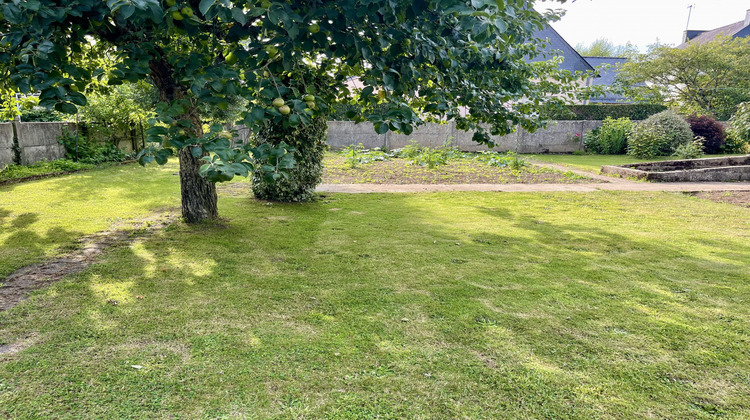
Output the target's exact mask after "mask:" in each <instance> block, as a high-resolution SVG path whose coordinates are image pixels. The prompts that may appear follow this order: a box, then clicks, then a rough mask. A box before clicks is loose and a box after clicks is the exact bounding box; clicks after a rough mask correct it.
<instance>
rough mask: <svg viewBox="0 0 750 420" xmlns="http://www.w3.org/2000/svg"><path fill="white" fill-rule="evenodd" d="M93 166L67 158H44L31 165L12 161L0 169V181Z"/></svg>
mask: <svg viewBox="0 0 750 420" xmlns="http://www.w3.org/2000/svg"><path fill="white" fill-rule="evenodd" d="M93 167H94V165H92V164H89V163H81V162H73V161H72V160H67V159H58V160H49V161H47V160H43V161H41V162H36V163H32V164H31V165H16V164H15V163H11V164H10V165H8V166H6V167H5V168H2V169H0V182H3V181H10V180H14V179H22V178H28V177H31V176H37V175H49V174H55V173H59V172H70V171H79V170H82V169H90V168H93Z"/></svg>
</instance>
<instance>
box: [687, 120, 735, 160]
mask: <svg viewBox="0 0 750 420" xmlns="http://www.w3.org/2000/svg"><path fill="white" fill-rule="evenodd" d="M686 120H687V122H688V124H690V129H691V130H693V134H694V135H695V136H696V137H702V138H703V139H704V142H703V148H704V150H705V152H706V153H709V154H711V153H719V152H720V151H721V149H722V148H723V147H724V143H725V142H726V137H727V135H726V131H725V130H724V126H722V125H721V123H719V122H718V121H716V120H715V119H714V118H712V117H709V116H708V115H695V114H693V115H690V116H688V117H687V119H686Z"/></svg>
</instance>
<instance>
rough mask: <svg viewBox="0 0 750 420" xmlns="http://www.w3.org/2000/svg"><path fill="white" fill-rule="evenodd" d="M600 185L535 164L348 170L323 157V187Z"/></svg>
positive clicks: (392, 163) (374, 165)
mask: <svg viewBox="0 0 750 420" xmlns="http://www.w3.org/2000/svg"><path fill="white" fill-rule="evenodd" d="M598 182H603V181H601V180H598V179H594V178H592V177H589V176H586V175H581V174H576V173H573V172H572V171H568V172H560V171H557V170H555V169H551V168H546V167H541V166H537V165H529V166H525V167H523V168H521V169H519V170H513V169H511V168H507V167H506V168H501V167H497V166H489V165H486V164H484V163H483V162H479V161H476V160H472V159H458V160H451V161H449V162H448V164H447V165H442V166H438V167H437V168H434V169H430V168H428V167H425V166H419V165H412V164H411V163H410V162H409V161H408V160H406V159H396V158H394V159H390V160H387V161H379V162H371V163H367V164H362V165H359V166H357V167H356V168H351V167H349V166H348V165H347V163H346V158H345V157H344V156H341V155H333V156H330V155H329V156H326V161H325V168H324V170H323V181H322V183H323V184H398V185H401V184H580V183H598Z"/></svg>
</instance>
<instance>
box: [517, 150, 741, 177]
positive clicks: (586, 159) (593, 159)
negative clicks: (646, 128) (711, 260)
mask: <svg viewBox="0 0 750 420" xmlns="http://www.w3.org/2000/svg"><path fill="white" fill-rule="evenodd" d="M722 156H731V155H706V156H705V157H722ZM524 157H526V158H527V159H532V160H535V161H538V162H549V163H557V164H560V165H566V166H570V167H571V168H575V169H581V170H584V171H589V172H594V173H597V174H598V173H599V171H600V170H601V168H602V165H625V164H628V163H638V162H654V161H660V160H670V159H676V158H674V157H671V156H660V157H656V158H653V159H639V158H635V157H632V156H628V155H572V154H570V155H524Z"/></svg>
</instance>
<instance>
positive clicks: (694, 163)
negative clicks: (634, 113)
mask: <svg viewBox="0 0 750 420" xmlns="http://www.w3.org/2000/svg"><path fill="white" fill-rule="evenodd" d="M601 173H602V174H607V175H619V176H621V177H624V178H635V179H641V180H646V181H656V182H732V181H735V182H736V181H750V155H748V156H729V157H719V158H704V159H683V160H667V161H661V162H645V163H632V164H627V165H619V166H611V165H604V166H602V170H601Z"/></svg>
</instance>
